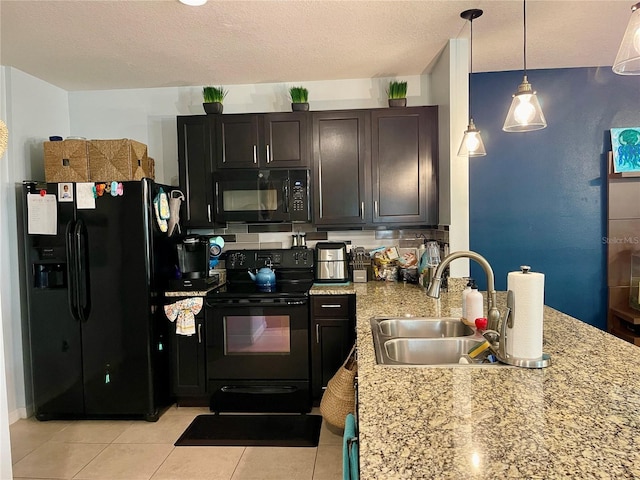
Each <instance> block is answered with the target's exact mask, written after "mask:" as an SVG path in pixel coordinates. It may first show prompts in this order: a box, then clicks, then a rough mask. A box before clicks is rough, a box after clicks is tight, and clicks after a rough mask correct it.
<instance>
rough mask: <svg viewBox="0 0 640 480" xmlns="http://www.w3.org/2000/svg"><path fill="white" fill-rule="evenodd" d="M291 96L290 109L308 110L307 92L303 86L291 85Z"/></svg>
mask: <svg viewBox="0 0 640 480" xmlns="http://www.w3.org/2000/svg"><path fill="white" fill-rule="evenodd" d="M289 96H290V97H291V110H293V111H294V112H306V111H307V110H309V103H308V100H309V92H308V90H307V89H306V88H304V87H291V88H290V89H289Z"/></svg>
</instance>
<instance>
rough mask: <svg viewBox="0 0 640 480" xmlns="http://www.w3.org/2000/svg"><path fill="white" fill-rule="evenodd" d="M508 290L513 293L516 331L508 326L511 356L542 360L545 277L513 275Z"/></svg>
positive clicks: (527, 274) (532, 274)
mask: <svg viewBox="0 0 640 480" xmlns="http://www.w3.org/2000/svg"><path fill="white" fill-rule="evenodd" d="M507 290H511V291H512V292H513V301H514V306H513V309H512V311H511V315H512V318H513V328H508V327H507V354H508V355H511V356H513V357H516V358H523V359H538V358H541V357H542V324H543V321H544V274H542V273H536V272H528V273H523V272H509V273H508V275H507Z"/></svg>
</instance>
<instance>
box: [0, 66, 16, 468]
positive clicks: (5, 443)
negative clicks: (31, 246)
mask: <svg viewBox="0 0 640 480" xmlns="http://www.w3.org/2000/svg"><path fill="white" fill-rule="evenodd" d="M5 98H6V89H5V70H4V68H1V67H0V118H1V119H6V118H7V110H6V106H7V102H6V101H5ZM5 123H6V122H5ZM7 158H8V155H6V154H3V155H0V195H1V194H2V192H3V191H4V190H3V188H4V187H3V185H4V184H5V182H4V181H2V179H3V178H4V175H3V173H4V172H5V170H6V169H5V168H4V167H3V166H4V165H7ZM5 217H6V213H5V211H4V210H3V209H0V225H4V218H5ZM3 245H4V238H3V235H0V271H3V270H4V265H5V263H4V256H3V255H2V252H4V251H5V250H4V249H3ZM3 318H5V317H4V315H3V311H2V288H0V478H12V476H13V472H12V468H11V438H10V437H9V404H8V401H7V378H8V376H9V375H8V372H7V370H6V366H5V363H6V362H5V353H4V352H5V348H4V338H5V335H4V328H3Z"/></svg>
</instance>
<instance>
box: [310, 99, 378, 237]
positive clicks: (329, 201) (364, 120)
mask: <svg viewBox="0 0 640 480" xmlns="http://www.w3.org/2000/svg"><path fill="white" fill-rule="evenodd" d="M312 119H313V120H312V132H313V134H312V137H313V174H314V175H313V177H314V180H313V186H314V194H313V200H314V201H313V203H314V206H313V208H314V224H316V225H345V226H346V225H354V226H358V225H360V226H361V225H365V224H366V223H367V222H370V221H371V211H370V210H371V209H370V208H369V203H370V197H371V192H370V183H371V182H370V177H369V171H370V168H369V162H370V154H369V145H370V139H369V132H370V120H369V119H370V116H369V113H368V112H367V111H362V110H354V111H342V112H315V113H313V114H312Z"/></svg>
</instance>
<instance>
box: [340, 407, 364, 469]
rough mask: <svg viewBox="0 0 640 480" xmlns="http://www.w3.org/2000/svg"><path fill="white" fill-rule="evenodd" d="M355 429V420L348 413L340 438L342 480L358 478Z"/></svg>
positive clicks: (351, 414)
mask: <svg viewBox="0 0 640 480" xmlns="http://www.w3.org/2000/svg"><path fill="white" fill-rule="evenodd" d="M356 429H357V426H356V418H355V416H354V415H353V413H349V414H348V415H347V418H346V419H345V422H344V434H343V436H342V480H358V479H359V478H360V467H359V458H358V457H359V452H358V436H357V434H356Z"/></svg>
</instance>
